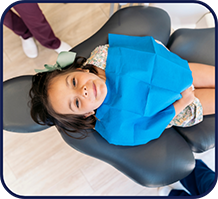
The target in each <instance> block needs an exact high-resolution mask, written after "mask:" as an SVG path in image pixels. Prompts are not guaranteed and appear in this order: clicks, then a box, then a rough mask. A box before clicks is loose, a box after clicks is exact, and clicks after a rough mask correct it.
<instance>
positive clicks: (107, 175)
mask: <svg viewBox="0 0 218 199" xmlns="http://www.w3.org/2000/svg"><path fill="white" fill-rule="evenodd" d="M39 6H40V8H41V9H42V11H43V13H44V14H45V16H46V18H47V20H48V21H49V23H50V25H51V26H52V28H53V30H54V32H55V34H56V35H57V36H58V37H59V38H60V39H61V40H63V41H65V42H67V43H69V44H70V45H71V46H72V47H73V46H75V45H77V44H79V43H80V42H82V41H84V40H85V39H87V38H88V37H90V36H91V35H92V34H93V33H95V32H96V31H97V30H98V29H99V28H100V27H101V26H102V25H103V24H104V23H105V22H106V21H107V20H108V18H109V10H110V4H109V3H98V4H96V3H94V4H86V3H83V4H76V3H67V4H64V3H60V4H48V3H40V4H39ZM116 7H117V4H116V5H115V10H116ZM3 31H4V32H3V33H4V34H3V50H4V52H3V59H4V60H3V62H4V74H3V79H4V80H7V79H10V78H12V77H15V76H20V75H25V74H35V72H34V69H35V68H42V67H43V65H44V64H45V63H48V64H53V63H54V62H55V59H56V57H57V53H56V52H55V51H54V50H50V49H47V48H45V47H43V46H41V45H40V44H39V43H38V42H37V46H38V50H39V55H38V57H37V58H34V59H30V58H27V57H26V56H25V54H24V53H23V50H22V47H21V40H20V38H19V37H18V36H17V35H15V34H14V33H13V32H12V31H11V30H9V29H8V28H6V27H4V29H3ZM3 147H4V181H5V183H6V185H7V186H8V188H9V189H10V190H11V191H12V192H14V193H15V194H18V195H23V196H32V195H34V196H42V195H46V196H54V195H62V196H64V195H88V196H93V195H118V196H151V195H157V193H158V192H157V189H156V188H146V187H143V186H141V185H138V184H137V183H135V182H133V181H132V180H131V179H129V178H128V177H126V176H125V175H124V174H122V173H121V172H119V171H117V170H116V169H115V168H113V167H112V166H110V165H108V164H107V163H104V162H102V161H100V160H97V159H94V158H92V157H89V156H86V155H84V154H81V153H79V152H77V151H76V150H74V149H72V148H71V147H69V146H68V145H67V144H66V143H65V142H64V141H63V140H62V138H61V136H60V135H59V133H58V131H57V130H56V128H54V127H52V128H49V129H48V130H44V131H41V132H38V133H29V134H28V133H26V134H25V133H24V134H22V133H11V132H7V131H4V146H3ZM208 154H210V155H209V156H208ZM204 156H205V157H206V159H208V158H209V157H212V163H211V165H212V167H213V168H214V152H213V150H212V151H209V152H207V153H205V154H204ZM199 157H200V156H199ZM210 161H211V158H210Z"/></svg>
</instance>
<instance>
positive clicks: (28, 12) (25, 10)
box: [14, 3, 61, 49]
mask: <svg viewBox="0 0 218 199" xmlns="http://www.w3.org/2000/svg"><path fill="white" fill-rule="evenodd" d="M14 9H15V10H16V11H17V12H18V14H19V15H20V16H21V18H22V20H23V21H24V23H25V24H26V26H27V27H28V29H29V31H30V32H31V33H32V35H33V36H34V38H35V39H36V40H38V41H39V43H40V44H41V45H43V46H45V47H47V48H51V49H57V48H59V46H60V43H61V42H60V40H59V39H58V38H57V37H56V36H55V34H54V32H53V30H52V28H51V26H50V25H49V23H48V21H47V20H46V18H45V16H44V15H43V13H42V11H41V9H40V8H39V6H38V4H37V3H21V4H18V5H15V6H14Z"/></svg>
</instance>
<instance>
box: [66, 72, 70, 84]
mask: <svg viewBox="0 0 218 199" xmlns="http://www.w3.org/2000/svg"><path fill="white" fill-rule="evenodd" d="M69 76H70V75H67V77H66V85H67V87H69V86H70V84H69V83H68V77H69Z"/></svg>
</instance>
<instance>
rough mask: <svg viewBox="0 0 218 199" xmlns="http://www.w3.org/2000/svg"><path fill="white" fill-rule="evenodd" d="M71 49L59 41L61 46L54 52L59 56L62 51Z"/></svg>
mask: <svg viewBox="0 0 218 199" xmlns="http://www.w3.org/2000/svg"><path fill="white" fill-rule="evenodd" d="M71 48H72V47H71V46H70V45H69V44H67V43H65V42H64V41H61V45H60V47H59V48H57V49H55V51H56V52H57V53H58V54H59V53H60V52H62V51H69V50H70V49H71Z"/></svg>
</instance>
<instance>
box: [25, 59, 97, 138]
mask: <svg viewBox="0 0 218 199" xmlns="http://www.w3.org/2000/svg"><path fill="white" fill-rule="evenodd" d="M85 62H86V58H84V57H77V58H76V59H75V61H74V63H73V64H71V65H69V66H67V67H65V68H64V69H62V70H61V71H60V70H55V71H52V72H43V73H37V74H36V75H34V76H33V78H32V88H31V89H30V91H29V96H30V98H31V100H30V103H29V104H30V109H31V111H30V113H31V117H32V119H33V120H34V121H35V122H36V123H37V124H40V125H49V126H53V125H55V126H56V127H57V129H58V130H59V131H61V132H64V133H66V134H67V135H69V136H71V137H74V138H77V139H82V138H85V137H87V134H88V133H87V132H88V131H87V130H88V129H92V128H93V127H94V126H95V122H96V117H95V115H91V116H89V117H87V118H84V116H81V115H74V114H58V113H56V112H55V111H54V110H53V108H52V106H51V104H50V103H49V100H48V93H47V91H48V87H49V84H50V81H51V80H52V79H53V78H54V77H56V76H59V75H64V74H66V73H69V72H73V71H75V70H76V69H77V68H82V69H89V71H90V72H91V73H94V74H96V75H97V74H98V72H97V70H96V69H95V68H94V66H93V65H91V64H86V65H83V64H84V63H85ZM66 131H68V132H70V134H69V133H67V132H66ZM75 133H76V134H75ZM78 133H79V135H80V136H78ZM74 135H75V136H74Z"/></svg>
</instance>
